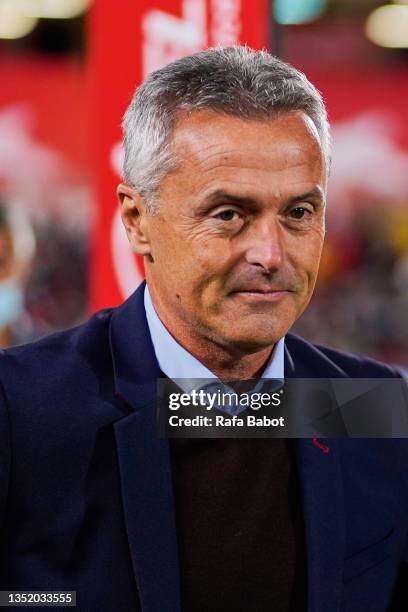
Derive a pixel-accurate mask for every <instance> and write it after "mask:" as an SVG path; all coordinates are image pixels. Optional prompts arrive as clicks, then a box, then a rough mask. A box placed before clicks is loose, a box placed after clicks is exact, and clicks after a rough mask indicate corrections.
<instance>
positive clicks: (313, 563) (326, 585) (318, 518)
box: [285, 337, 345, 612]
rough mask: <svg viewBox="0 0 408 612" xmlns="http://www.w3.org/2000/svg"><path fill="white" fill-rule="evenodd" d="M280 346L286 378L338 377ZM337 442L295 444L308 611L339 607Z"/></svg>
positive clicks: (292, 346) (341, 537)
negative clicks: (306, 576) (304, 540)
mask: <svg viewBox="0 0 408 612" xmlns="http://www.w3.org/2000/svg"><path fill="white" fill-rule="evenodd" d="M285 344H286V346H285V351H286V354H285V378H312V377H314V378H316V372H319V376H318V377H319V378H326V377H327V378H336V377H339V376H341V375H342V373H341V370H339V369H338V368H337V366H335V364H331V362H330V361H329V360H327V359H326V358H325V356H324V355H321V356H320V354H319V356H314V355H313V353H312V351H311V352H310V353H309V355H308V359H307V361H306V359H305V355H301V354H299V353H300V352H301V351H299V349H297V347H296V343H292V342H291V341H290V337H288V341H287V342H286V343H285ZM300 348H303V347H300ZM343 376H344V373H343ZM339 442H340V441H339V440H336V439H330V440H326V439H316V438H313V439H310V438H305V439H298V440H294V446H295V456H296V460H297V468H298V474H299V481H300V488H301V491H300V493H301V499H302V508H303V517H304V527H305V539H306V556H307V566H308V567H307V571H308V610H309V611H310V612H336V611H338V610H340V606H341V593H342V573H343V560H344V552H345V525H344V501H343V485H342V475H341V464H340V457H339V452H340V448H339V447H340V444H339Z"/></svg>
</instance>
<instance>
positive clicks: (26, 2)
mask: <svg viewBox="0 0 408 612" xmlns="http://www.w3.org/2000/svg"><path fill="white" fill-rule="evenodd" d="M90 4H91V0H0V39H9V40H12V39H17V38H23V37H24V36H27V34H30V33H31V32H32V31H33V30H34V28H35V26H36V25H37V23H38V20H39V19H41V18H45V19H73V18H75V17H78V16H80V15H82V14H83V13H84V12H85V11H86V10H87V9H88V8H89V6H90Z"/></svg>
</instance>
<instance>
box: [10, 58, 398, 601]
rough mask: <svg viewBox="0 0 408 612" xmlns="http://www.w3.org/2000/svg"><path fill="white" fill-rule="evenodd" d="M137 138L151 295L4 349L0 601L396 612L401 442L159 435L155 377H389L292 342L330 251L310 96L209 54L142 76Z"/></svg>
mask: <svg viewBox="0 0 408 612" xmlns="http://www.w3.org/2000/svg"><path fill="white" fill-rule="evenodd" d="M124 130H125V153H126V157H125V173H124V174H125V181H126V182H125V183H124V184H122V185H120V186H119V189H118V195H119V201H120V205H121V208H122V216H123V222H124V225H125V228H126V232H127V235H128V238H129V241H130V244H131V246H132V248H133V249H134V251H135V252H136V253H138V254H139V255H142V256H143V257H144V262H145V271H146V280H147V285H142V286H141V287H139V288H138V289H137V290H136V292H135V293H134V294H133V295H132V296H131V297H130V298H129V300H127V301H126V302H125V303H124V304H123V305H122V306H121V307H119V308H117V309H113V310H112V309H108V310H105V311H102V312H100V313H97V314H96V315H95V316H94V317H93V318H92V319H91V320H90V321H89V322H88V323H86V324H85V325H83V326H81V327H79V328H76V329H74V330H70V331H67V332H63V333H60V334H56V335H54V336H51V337H49V338H45V339H44V340H42V341H40V342H38V343H35V344H32V345H28V346H26V347H23V348H19V349H12V350H8V351H6V352H4V354H3V357H2V359H1V361H0V363H1V370H0V371H1V380H2V389H3V391H2V399H1V408H0V425H1V427H0V440H1V445H0V449H1V450H0V453H1V454H0V520H1V523H0V524H1V525H2V531H1V538H0V547H1V551H0V559H1V561H0V589H3V590H29V589H31V590H41V591H43V590H76V591H77V606H78V607H79V609H80V610H84V611H86V612H88V611H96V610H109V611H110V610H121V611H122V610H123V611H127V610H142V611H143V612H147V611H148V612H176V611H179V610H183V611H187V612H196V611H204V610H205V611H211V612H218V611H221V610H223V611H229V610H234V611H244V610H245V611H249V610H251V611H256V612H263V611H266V610H274V611H275V610H276V611H280V610H289V609H292V610H295V611H296V612H300V611H301V610H306V609H307V610H311V611H313V612H322V611H327V612H334V611H336V610H338V611H339V610H342V611H345V612H346V611H350V612H351V611H352V610H353V611H356V610H364V611H368V610H370V611H371V612H374V611H377V612H380V611H385V610H386V609H388V608H387V606H389V605H390V604H391V601H392V599H393V600H394V604H393V605H394V609H401V608H400V607H398V606H400V605H402V604H401V601H402V599H401V597H402V596H403V594H401V593H399V592H398V591H400V587H399V583H398V582H397V578H398V575H399V573H400V570H401V569H402V567H403V560H404V553H405V544H406V541H407V530H408V513H407V509H408V488H407V474H408V471H407V468H408V454H407V448H406V444H405V441H403V440H402V441H397V440H392V441H387V440H357V439H356V440H329V441H327V440H320V439H316V438H315V439H313V440H311V439H304V440H296V441H293V442H292V443H291V444H289V443H287V442H286V441H285V440H278V439H274V440H268V439H267V440H259V439H258V440H256V439H254V440H252V439H248V440H242V439H240V440H237V439H218V440H205V439H202V440H172V441H171V443H170V442H169V441H168V440H165V439H160V438H159V437H158V435H157V424H156V409H155V408H156V379H157V378H158V377H160V376H167V377H169V378H173V379H174V378H191V377H194V378H205V379H208V378H214V377H218V378H221V379H248V378H252V377H258V378H259V377H265V378H282V377H283V376H284V377H285V378H291V377H292V378H293V377H303V378H308V377H319V378H325V377H327V378H346V377H357V378H358V377H360V378H366V377H367V378H375V377H380V378H381V377H382V378H393V377H395V378H396V377H398V373H397V372H396V371H394V370H393V369H391V368H388V367H387V366H385V365H382V364H379V363H376V362H373V361H370V360H368V359H363V358H358V357H354V356H350V355H345V354H341V353H338V352H336V351H334V350H332V349H327V348H321V347H316V346H313V345H311V344H309V343H307V342H305V341H304V340H302V339H300V338H297V337H295V336H292V335H290V334H289V333H288V331H289V329H290V327H291V326H292V325H293V323H294V321H295V320H296V319H297V318H298V317H299V316H300V315H301V314H302V312H303V311H304V309H305V308H306V306H307V304H308V302H309V300H310V297H311V295H312V292H313V287H314V284H315V280H316V275H317V271H318V264H319V258H320V254H321V249H322V244H323V238H324V211H325V205H326V183H327V175H328V168H329V140H330V139H329V129H328V124H327V118H326V113H325V109H324V105H323V102H322V100H321V97H320V95H319V93H318V92H317V91H316V89H315V88H314V87H313V86H312V85H311V84H310V83H309V82H308V81H307V79H306V78H305V76H304V75H303V74H301V73H300V72H298V71H296V70H295V69H293V68H292V67H290V66H288V65H286V64H284V63H283V62H281V61H279V60H277V59H276V58H273V57H272V56H270V55H269V54H268V53H266V52H254V51H251V50H249V49H247V48H242V47H234V48H229V49H210V50H208V51H205V52H202V53H199V54H196V55H193V56H191V57H187V58H184V59H181V60H179V61H177V62H174V63H173V64H170V65H169V66H167V67H165V68H163V69H161V70H159V71H157V72H155V73H153V74H151V75H150V76H149V77H148V79H147V80H146V82H145V83H144V84H143V85H142V86H141V87H140V89H139V90H138V91H137V92H136V94H135V97H134V99H133V101H132V103H131V105H130V107H129V109H128V111H127V113H126V117H125V120H124ZM397 597H399V599H398V601H397V599H396V598H397Z"/></svg>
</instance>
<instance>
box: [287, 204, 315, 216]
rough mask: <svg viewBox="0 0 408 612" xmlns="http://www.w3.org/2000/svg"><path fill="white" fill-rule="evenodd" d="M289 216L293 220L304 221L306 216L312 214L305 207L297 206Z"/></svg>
mask: <svg viewBox="0 0 408 612" xmlns="http://www.w3.org/2000/svg"><path fill="white" fill-rule="evenodd" d="M289 214H290V216H291V217H292V219H303V218H304V217H305V215H311V214H312V212H311V211H310V210H309V209H308V208H304V206H297V207H296V208H292V210H291V211H290V213H289Z"/></svg>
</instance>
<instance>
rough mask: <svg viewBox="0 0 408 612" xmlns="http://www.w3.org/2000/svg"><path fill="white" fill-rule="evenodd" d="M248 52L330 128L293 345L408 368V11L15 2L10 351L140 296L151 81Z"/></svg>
mask: <svg viewBox="0 0 408 612" xmlns="http://www.w3.org/2000/svg"><path fill="white" fill-rule="evenodd" d="M136 4H137V6H135V5H136ZM236 42H240V43H243V42H247V43H248V44H249V45H250V46H253V47H258V48H260V47H264V46H267V47H268V48H269V49H270V50H271V51H272V52H273V53H275V54H276V55H279V56H280V57H282V58H283V59H286V60H288V61H289V62H291V63H292V64H294V65H295V66H296V67H297V68H299V69H301V70H303V71H304V72H305V73H306V74H307V76H308V77H309V78H310V79H311V80H312V82H313V83H315V85H316V86H317V87H318V89H319V90H320V91H321V92H322V94H323V96H324V98H325V100H326V103H327V107H328V111H329V116H330V119H331V123H332V128H333V144H334V147H333V165H332V171H331V179H330V187H329V210H328V222H327V226H328V233H327V242H326V247H325V251H324V255H323V260H322V266H321V273H320V277H319V282H318V287H317V291H316V295H315V297H314V300H313V301H312V304H311V306H310V307H309V309H308V311H307V312H306V313H305V314H304V315H303V317H302V319H301V320H300V321H299V322H298V323H297V324H296V328H295V331H296V332H297V333H299V334H301V335H303V336H305V337H307V338H308V339H310V340H312V341H314V342H319V343H323V344H330V345H332V346H335V347H338V348H340V349H342V350H349V351H353V352H360V353H364V354H369V355H371V356H373V357H376V358H379V359H382V360H385V361H387V362H390V363H394V364H399V365H402V366H404V367H408V121H407V119H408V112H407V100H408V0H407V1H406V2H404V1H402V0H399V1H398V2H397V1H396V0H395V1H394V2H385V0H383V1H376V0H275V2H272V3H268V2H267V1H266V0H137V1H136V0H122V2H121V3H115V2H114V0H94V1H93V2H91V1H90V0H0V74H1V80H0V83H1V85H0V346H7V345H10V344H17V343H21V342H26V341H29V340H32V339H34V338H37V337H39V336H41V335H44V334H45V333H49V332H51V331H54V330H59V329H63V328H66V327H68V326H72V325H75V324H77V323H80V322H81V321H82V320H84V319H85V318H86V317H87V316H88V315H89V313H90V312H92V311H94V310H95V309H97V308H101V307H107V306H112V305H116V304H118V303H120V302H121V301H122V300H123V298H124V297H126V296H127V295H128V294H129V293H130V292H131V290H132V289H133V288H135V286H136V285H137V284H138V283H139V282H140V279H141V277H142V273H143V271H142V268H141V264H140V262H139V261H137V260H135V259H134V258H133V256H132V255H131V253H130V251H129V249H128V247H127V244H126V240H125V235H124V232H123V231H122V230H121V228H120V224H119V220H118V215H117V212H116V201H115V192H114V190H115V185H116V183H117V182H118V180H119V177H120V162H121V147H120V144H119V141H120V121H121V116H122V114H123V112H124V109H125V107H126V105H127V103H128V102H129V99H130V96H131V93H132V91H133V89H134V87H135V85H136V84H137V83H138V82H140V80H141V79H143V77H144V76H145V75H146V74H147V73H148V72H150V70H152V69H155V68H158V67H159V66H161V65H163V64H164V63H167V62H168V61H171V60H172V59H174V58H175V57H178V56H180V55H184V54H186V53H189V52H193V51H196V50H199V49H202V48H205V47H206V46H209V45H213V44H223V45H228V44H234V43H236Z"/></svg>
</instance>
